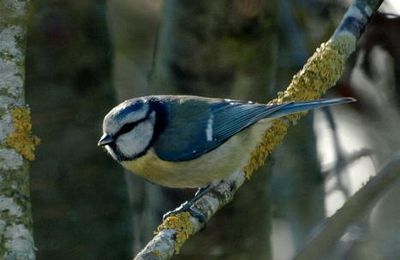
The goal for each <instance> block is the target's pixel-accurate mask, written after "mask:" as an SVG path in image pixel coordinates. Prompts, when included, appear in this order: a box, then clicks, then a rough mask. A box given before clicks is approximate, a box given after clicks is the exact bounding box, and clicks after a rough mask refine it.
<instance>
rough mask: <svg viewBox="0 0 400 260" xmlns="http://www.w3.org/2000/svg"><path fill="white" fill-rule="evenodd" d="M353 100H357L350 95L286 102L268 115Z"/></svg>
mask: <svg viewBox="0 0 400 260" xmlns="http://www.w3.org/2000/svg"><path fill="white" fill-rule="evenodd" d="M355 101H357V100H356V99H354V98H352V97H345V98H328V99H318V100H313V101H305V102H296V103H294V102H293V103H287V104H286V105H283V106H282V107H281V108H280V109H278V110H277V111H275V112H273V113H272V114H270V115H269V117H271V118H276V117H282V116H286V115H289V114H293V113H298V112H304V111H307V110H312V109H317V108H321V107H327V106H332V105H339V104H346V103H351V102H355Z"/></svg>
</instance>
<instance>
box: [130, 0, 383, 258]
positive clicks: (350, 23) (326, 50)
mask: <svg viewBox="0 0 400 260" xmlns="http://www.w3.org/2000/svg"><path fill="white" fill-rule="evenodd" d="M381 3H382V0H375V1H373V0H365V1H362V0H358V1H356V2H355V3H354V4H353V5H351V6H350V8H349V9H348V11H347V12H346V14H345V16H344V18H343V20H342V22H341V24H340V25H339V27H338V29H337V30H336V31H335V33H334V34H333V36H332V37H331V38H330V40H329V41H328V42H326V43H323V44H322V45H321V46H320V48H318V49H317V50H316V52H315V53H314V54H313V56H312V57H311V58H310V59H309V60H308V61H307V63H306V64H305V66H304V67H303V69H302V70H301V71H300V72H298V73H297V74H296V75H295V76H294V77H293V80H292V82H291V84H290V85H289V87H288V88H287V90H286V91H285V92H280V93H278V98H276V99H274V100H273V101H271V103H282V102H288V101H302V100H312V99H317V98H319V97H320V96H321V95H323V94H324V93H325V92H326V91H327V90H328V89H329V88H330V87H332V86H333V85H334V84H335V83H336V81H337V80H338V79H339V78H340V76H341V74H342V72H343V70H344V65H345V62H346V59H347V58H348V56H349V55H350V54H351V53H352V52H353V51H354V50H355V44H356V40H357V39H358V38H359V36H360V35H361V33H362V31H363V30H364V27H365V26H366V24H367V22H368V21H369V19H370V17H371V15H372V14H373V13H374V12H375V11H376V10H377V8H378V7H379V5H380V4H381ZM303 115H304V114H303ZM301 116H302V115H290V116H287V117H286V118H285V119H278V120H276V121H275V123H274V125H273V126H272V127H271V128H270V129H269V130H268V131H267V133H266V134H265V136H264V139H263V141H262V142H261V143H260V145H259V146H258V147H257V148H256V150H255V151H254V152H253V153H252V157H251V159H250V161H249V163H248V165H247V166H246V167H245V168H244V169H243V170H242V171H239V172H235V173H233V174H232V175H231V176H230V177H229V178H227V179H225V180H223V181H221V182H220V183H219V184H218V185H216V186H215V187H214V188H213V189H211V190H210V191H209V192H208V193H207V194H206V195H205V196H203V197H202V198H201V199H199V200H198V201H197V202H196V203H195V204H194V205H193V207H194V208H195V209H196V210H198V211H200V212H201V213H203V214H204V216H205V217H206V220H207V221H208V220H209V219H210V218H211V216H212V215H214V214H215V213H216V212H217V211H218V210H219V209H220V208H222V207H223V206H224V205H225V204H226V203H228V202H229V201H231V200H232V199H233V196H234V194H235V192H236V190H237V189H238V188H239V187H240V186H241V185H242V184H243V182H244V180H245V178H250V177H251V175H252V173H253V172H254V171H255V170H256V169H257V168H259V167H260V166H261V165H262V164H263V163H264V161H265V158H266V157H267V156H268V155H269V154H270V153H271V152H272V151H273V150H274V149H275V147H276V146H277V145H278V144H279V143H280V142H281V141H282V140H283V138H284V136H285V135H286V132H287V129H288V127H289V126H290V125H291V123H294V122H296V121H297V120H299V119H300V118H301ZM204 225H205V224H204V223H199V222H198V220H197V219H196V218H193V217H191V216H190V214H189V213H187V212H185V213H180V214H177V215H174V216H171V217H169V218H167V219H166V220H165V221H164V222H163V223H162V224H161V225H160V226H159V227H158V231H157V234H156V236H155V237H154V238H153V240H151V241H150V242H149V244H148V245H147V246H146V247H145V248H144V249H143V250H142V251H141V252H140V253H139V254H138V255H137V256H136V257H135V259H169V258H170V257H172V255H173V254H175V253H179V250H180V248H181V246H182V245H183V243H184V242H185V241H186V240H187V239H188V238H189V237H190V236H191V235H193V234H195V233H197V232H198V231H199V230H201V229H202V228H203V227H204Z"/></svg>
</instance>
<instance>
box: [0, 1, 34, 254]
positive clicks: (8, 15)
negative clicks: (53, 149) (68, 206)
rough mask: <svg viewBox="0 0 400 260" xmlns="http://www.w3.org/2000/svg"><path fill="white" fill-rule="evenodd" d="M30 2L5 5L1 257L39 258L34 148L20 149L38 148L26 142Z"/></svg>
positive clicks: (0, 59) (0, 46)
mask: <svg viewBox="0 0 400 260" xmlns="http://www.w3.org/2000/svg"><path fill="white" fill-rule="evenodd" d="M28 4H29V1H27V0H26V1H16V0H15V1H4V0H1V1H0V259H17V260H18V259H21V260H22V259H35V252H34V242H33V236H32V215H31V204H30V195H29V193H30V192H29V166H28V160H33V159H34V154H33V153H34V151H33V150H34V149H33V150H30V149H28V147H21V145H22V146H24V145H26V146H29V142H32V143H31V144H30V145H34V144H33V140H30V139H25V138H29V135H30V124H31V122H30V116H29V108H27V107H26V106H25V97H24V79H25V49H26V48H25V40H26V21H27V16H28ZM11 137H17V139H15V140H14V141H10V140H11V139H10V138H11ZM15 142H18V143H15ZM27 142H28V143H27ZM32 148H34V146H33V147H32ZM21 149H22V150H21ZM26 149H28V150H26Z"/></svg>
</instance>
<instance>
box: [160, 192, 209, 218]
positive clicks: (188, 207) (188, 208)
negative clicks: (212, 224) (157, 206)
mask: <svg viewBox="0 0 400 260" xmlns="http://www.w3.org/2000/svg"><path fill="white" fill-rule="evenodd" d="M211 187H212V186H211V184H209V185H207V186H206V187H201V188H199V189H198V190H197V191H196V193H195V194H194V197H193V198H192V199H191V200H188V201H185V202H184V203H182V204H181V205H180V206H179V207H178V208H176V209H174V210H171V211H168V212H167V213H165V214H164V215H163V220H165V219H166V218H167V217H169V216H171V215H175V214H178V213H181V212H189V213H190V215H192V216H193V217H195V218H197V219H198V220H199V222H201V223H205V220H206V218H205V216H204V215H203V214H202V213H200V212H198V211H197V210H196V209H193V208H192V206H193V204H194V203H195V202H196V201H198V200H199V199H200V198H201V197H203V196H204V195H205V194H206V193H207V192H208V191H209V190H210V189H211Z"/></svg>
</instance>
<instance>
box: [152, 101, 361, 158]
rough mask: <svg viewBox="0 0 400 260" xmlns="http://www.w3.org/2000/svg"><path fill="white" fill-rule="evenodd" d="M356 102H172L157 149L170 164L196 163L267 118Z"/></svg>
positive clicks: (169, 103)
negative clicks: (241, 132)
mask: <svg viewBox="0 0 400 260" xmlns="http://www.w3.org/2000/svg"><path fill="white" fill-rule="evenodd" d="M353 101H354V99H351V98H339V99H323V100H316V101H310V102H301V103H285V104H279V105H266V104H257V103H249V102H242V101H232V100H223V99H207V98H200V99H199V98H198V97H197V98H195V99H194V98H190V97H185V98H182V97H180V98H177V99H171V100H169V102H167V104H166V106H168V107H164V108H163V109H164V111H163V112H164V114H165V115H166V117H167V120H166V121H165V122H164V124H165V127H163V132H162V134H160V135H159V137H158V138H157V140H156V141H155V143H154V144H153V147H154V149H155V152H156V153H157V155H158V156H159V157H160V158H161V159H163V160H166V161H187V160H193V159H195V158H197V157H199V156H201V155H203V154H205V153H207V152H209V151H211V150H213V149H215V148H217V147H218V146H220V145H221V144H223V143H224V142H226V141H227V140H228V139H229V138H230V137H232V136H234V135H235V134H236V133H238V132H240V131H242V130H243V129H245V128H247V127H249V126H251V125H253V124H254V123H256V122H257V121H259V120H261V119H263V118H267V117H268V118H276V117H281V116H284V115H287V114H291V113H296V112H301V111H305V110H309V109H314V108H319V107H323V106H329V105H333V104H339V103H348V102H353Z"/></svg>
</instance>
